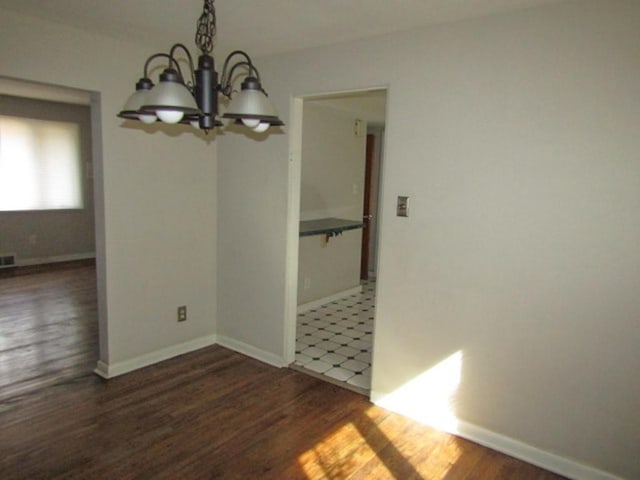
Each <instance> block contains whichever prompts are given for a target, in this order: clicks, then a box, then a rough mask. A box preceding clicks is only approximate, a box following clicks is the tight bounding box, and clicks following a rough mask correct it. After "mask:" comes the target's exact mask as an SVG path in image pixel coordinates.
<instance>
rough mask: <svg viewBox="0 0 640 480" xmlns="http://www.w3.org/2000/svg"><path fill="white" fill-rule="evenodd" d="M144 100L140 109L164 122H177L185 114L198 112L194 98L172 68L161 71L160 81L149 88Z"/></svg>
mask: <svg viewBox="0 0 640 480" xmlns="http://www.w3.org/2000/svg"><path fill="white" fill-rule="evenodd" d="M146 101H147V103H146V104H144V105H142V107H141V108H140V110H141V111H142V112H149V113H151V114H154V115H156V116H157V117H158V118H159V119H160V120H162V121H163V122H166V123H178V122H180V121H181V120H182V117H183V116H184V115H185V114H187V115H194V114H198V113H199V112H200V110H199V109H198V104H197V103H196V99H195V98H194V97H193V95H192V94H191V92H190V91H189V90H188V89H187V86H186V85H185V84H184V83H183V82H182V80H181V79H180V76H179V75H178V72H177V71H176V70H174V69H172V68H167V69H166V70H165V71H164V72H162V74H161V75H160V83H158V85H156V86H155V87H153V89H151V91H150V92H149V94H148V96H147V98H146Z"/></svg>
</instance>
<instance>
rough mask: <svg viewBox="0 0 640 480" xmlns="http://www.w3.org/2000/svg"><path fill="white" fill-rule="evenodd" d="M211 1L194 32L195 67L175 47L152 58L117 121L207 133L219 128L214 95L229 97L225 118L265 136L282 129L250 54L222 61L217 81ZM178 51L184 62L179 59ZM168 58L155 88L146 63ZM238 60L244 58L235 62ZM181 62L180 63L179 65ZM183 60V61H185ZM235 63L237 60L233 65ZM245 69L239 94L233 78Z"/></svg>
mask: <svg viewBox="0 0 640 480" xmlns="http://www.w3.org/2000/svg"><path fill="white" fill-rule="evenodd" d="M213 2H214V0H204V8H203V12H202V15H201V16H200V18H199V19H198V22H197V28H196V45H197V46H198V48H199V49H200V52H201V54H200V55H199V57H198V68H197V69H194V64H193V59H192V57H191V54H190V53H189V50H188V49H187V48H186V47H185V46H184V45H182V44H180V43H176V44H174V45H173V46H172V47H171V50H170V52H169V53H168V54H167V53H156V54H153V55H151V56H150V57H149V58H148V59H147V61H146V62H145V65H144V74H143V77H142V78H141V79H140V80H139V81H138V83H136V91H135V92H134V93H133V94H132V95H131V96H130V97H129V99H128V100H127V101H126V103H125V105H124V107H123V109H122V111H121V112H120V113H118V117H120V118H124V119H128V120H138V121H141V122H144V123H153V122H155V121H156V120H159V121H161V122H165V123H182V124H190V125H192V126H193V127H194V128H199V129H201V130H204V131H205V132H207V133H208V132H209V130H211V129H213V128H215V127H221V126H223V124H222V122H221V121H220V120H219V118H218V113H219V110H218V95H219V94H221V95H224V96H225V97H227V98H229V99H230V103H229V107H228V109H227V111H226V113H225V114H224V115H223V116H222V117H223V118H228V119H232V120H234V123H235V122H239V123H242V124H244V125H245V126H247V127H249V128H251V129H254V130H255V131H257V132H264V131H266V130H268V129H269V128H270V127H272V126H283V125H284V122H282V120H280V118H279V117H278V114H277V111H276V108H275V106H274V105H273V103H272V102H271V100H269V98H268V96H267V94H266V92H265V90H264V89H263V88H262V85H261V83H260V74H259V73H258V69H257V68H256V66H255V65H254V64H253V62H252V61H251V58H250V57H249V55H248V54H247V53H246V52H244V51H242V50H235V51H233V52H231V53H230V54H229V55H228V56H227V57H226V59H225V61H224V67H223V70H222V74H221V76H220V77H218V72H216V70H215V63H214V59H213V57H212V56H211V55H210V53H211V51H212V49H213V38H214V36H215V33H216V15H215V7H214V5H213ZM178 51H182V52H183V53H184V55H185V56H186V59H185V58H180V59H178V58H177V53H178ZM160 57H162V58H165V59H168V61H169V65H168V66H167V68H165V69H164V71H163V72H162V73H161V74H160V78H159V82H158V84H157V85H156V86H154V84H153V82H152V81H151V80H150V79H149V75H148V71H149V67H150V63H151V62H152V61H153V60H155V59H157V58H160ZM236 57H242V58H241V59H240V60H237V61H236V60H235V59H236ZM179 60H180V61H179ZM185 60H186V61H185ZM234 61H235V62H234ZM185 63H186V64H187V65H188V66H189V70H188V72H187V73H188V74H190V81H189V82H185V76H184V75H183V71H182V69H181V65H184V64H185ZM242 69H244V70H246V71H247V73H246V74H245V77H244V80H243V81H242V83H241V89H240V92H238V93H235V90H234V88H233V79H234V78H236V75H235V74H236V73H237V72H239V71H240V70H242Z"/></svg>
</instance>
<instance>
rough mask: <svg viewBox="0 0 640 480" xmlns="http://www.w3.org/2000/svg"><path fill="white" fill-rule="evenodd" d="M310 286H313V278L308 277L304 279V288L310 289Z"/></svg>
mask: <svg viewBox="0 0 640 480" xmlns="http://www.w3.org/2000/svg"><path fill="white" fill-rule="evenodd" d="M310 288H311V279H310V278H309V277H306V278H305V279H304V289H305V290H309V289H310Z"/></svg>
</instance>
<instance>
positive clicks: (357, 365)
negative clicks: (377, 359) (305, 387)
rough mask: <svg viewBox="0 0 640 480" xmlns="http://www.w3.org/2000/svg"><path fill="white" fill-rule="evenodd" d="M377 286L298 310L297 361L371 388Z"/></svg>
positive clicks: (304, 366) (365, 285)
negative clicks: (312, 308) (314, 307)
mask: <svg viewBox="0 0 640 480" xmlns="http://www.w3.org/2000/svg"><path fill="white" fill-rule="evenodd" d="M375 287H376V284H375V282H371V281H369V282H365V283H363V287H362V293H360V294H356V295H351V296H349V297H346V298H344V299H341V300H337V301H335V302H331V303H327V304H325V305H322V306H321V307H318V308H316V309H314V310H309V311H307V312H304V313H300V314H298V320H297V324H296V359H295V362H294V365H296V366H298V367H301V368H302V369H303V370H311V371H312V372H315V373H317V374H321V375H323V376H327V377H330V378H332V379H333V381H337V382H344V383H346V384H348V385H352V386H355V387H358V388H360V389H366V390H369V389H370V388H371V350H372V344H373V319H374V311H375Z"/></svg>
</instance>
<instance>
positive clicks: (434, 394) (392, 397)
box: [376, 350, 463, 433]
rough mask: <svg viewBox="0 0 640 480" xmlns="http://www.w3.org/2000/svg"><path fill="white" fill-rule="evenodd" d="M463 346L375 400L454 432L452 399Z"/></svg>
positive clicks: (384, 405) (458, 382) (414, 417)
mask: <svg viewBox="0 0 640 480" xmlns="http://www.w3.org/2000/svg"><path fill="white" fill-rule="evenodd" d="M462 358H463V355H462V350H459V351H457V352H456V353H454V354H453V355H450V356H449V357H447V358H446V359H444V360H442V361H441V362H440V363H438V364H437V365H435V366H434V367H432V368H430V369H429V370H427V371H425V372H424V373H422V374H420V375H418V376H417V377H415V378H414V379H413V380H410V381H409V382H407V383H406V384H404V385H403V386H401V387H400V388H398V389H397V390H395V391H394V392H392V393H390V394H389V395H386V396H385V397H383V398H382V399H380V400H379V401H377V402H376V403H377V404H378V405H380V406H381V407H384V408H386V409H388V410H392V411H394V412H397V413H400V414H402V415H406V416H407V417H410V418H412V419H414V420H416V421H418V422H420V423H424V424H426V425H430V426H432V427H435V428H438V429H440V430H444V431H447V432H452V433H455V432H457V430H458V419H457V417H456V412H455V400H456V398H455V397H456V393H457V391H458V387H459V386H460V380H461V378H462Z"/></svg>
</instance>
